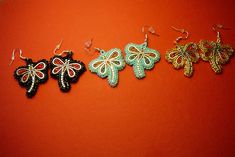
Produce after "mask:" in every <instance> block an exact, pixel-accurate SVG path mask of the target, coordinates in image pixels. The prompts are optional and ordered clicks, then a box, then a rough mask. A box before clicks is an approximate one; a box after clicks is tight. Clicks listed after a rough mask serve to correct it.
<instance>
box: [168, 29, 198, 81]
mask: <svg viewBox="0 0 235 157" xmlns="http://www.w3.org/2000/svg"><path fill="white" fill-rule="evenodd" d="M172 28H173V29H174V30H176V31H179V32H181V33H182V34H185V37H182V36H180V37H178V38H176V40H175V41H174V43H175V45H176V47H174V48H172V49H171V50H168V51H167V52H166V56H165V58H166V60H167V61H168V62H170V63H172V65H173V67H174V68H175V69H180V68H184V75H185V76H187V77H191V76H192V75H193V63H196V62H198V59H199V53H198V46H197V44H196V43H193V42H189V43H187V44H185V45H180V44H178V42H179V41H180V40H182V39H187V38H188V36H189V33H188V31H186V30H184V29H177V28H175V27H172Z"/></svg>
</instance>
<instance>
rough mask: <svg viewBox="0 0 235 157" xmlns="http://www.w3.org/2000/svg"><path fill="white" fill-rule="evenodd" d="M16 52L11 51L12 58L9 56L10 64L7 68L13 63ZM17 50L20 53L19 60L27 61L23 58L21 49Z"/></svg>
mask: <svg viewBox="0 0 235 157" xmlns="http://www.w3.org/2000/svg"><path fill="white" fill-rule="evenodd" d="M16 50H17V49H14V50H13V51H12V56H11V62H10V64H9V66H10V65H11V64H12V63H13V61H14V60H15V52H16ZM18 50H19V52H20V59H22V60H25V59H27V58H26V57H23V51H22V50H21V49H18Z"/></svg>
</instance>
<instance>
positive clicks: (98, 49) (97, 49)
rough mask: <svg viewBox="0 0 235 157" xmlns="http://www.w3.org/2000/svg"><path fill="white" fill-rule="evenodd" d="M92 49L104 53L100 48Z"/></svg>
mask: <svg viewBox="0 0 235 157" xmlns="http://www.w3.org/2000/svg"><path fill="white" fill-rule="evenodd" d="M94 49H95V50H96V51H99V52H100V53H105V51H104V50H103V49H100V48H97V47H94Z"/></svg>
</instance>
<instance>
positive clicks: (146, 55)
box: [125, 26, 160, 79]
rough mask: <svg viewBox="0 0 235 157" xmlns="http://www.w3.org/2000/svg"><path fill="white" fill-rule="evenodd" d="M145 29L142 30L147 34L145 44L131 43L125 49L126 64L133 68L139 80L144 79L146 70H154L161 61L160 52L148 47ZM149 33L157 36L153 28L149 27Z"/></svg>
mask: <svg viewBox="0 0 235 157" xmlns="http://www.w3.org/2000/svg"><path fill="white" fill-rule="evenodd" d="M145 27H148V26H145ZM145 27H143V28H142V32H143V33H145V40H144V43H142V44H134V43H129V44H127V45H126V47H125V52H126V57H125V60H126V63H127V64H129V65H131V66H133V70H134V74H135V76H136V78H138V79H142V78H144V77H145V69H146V70H150V69H152V68H153V67H154V65H155V63H156V62H158V61H159V60H160V54H159V52H158V51H156V50H154V49H151V48H149V47H148V35H147V33H146V32H145V31H144V30H145ZM148 32H150V33H151V34H155V30H154V29H153V27H148ZM155 35H157V34H155Z"/></svg>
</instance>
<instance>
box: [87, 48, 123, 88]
mask: <svg viewBox="0 0 235 157" xmlns="http://www.w3.org/2000/svg"><path fill="white" fill-rule="evenodd" d="M100 52H101V54H100V56H99V57H98V58H97V59H94V60H92V61H91V62H90V63H89V69H90V71H91V72H93V73H96V74H97V75H98V76H99V77H101V78H105V77H108V82H109V84H110V86H111V87H115V86H116V85H117V84H118V71H119V70H122V69H123V68H124V67H125V62H124V59H123V57H122V52H121V50H120V49H117V48H114V49H111V50H109V51H108V52H105V51H104V50H100Z"/></svg>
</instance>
